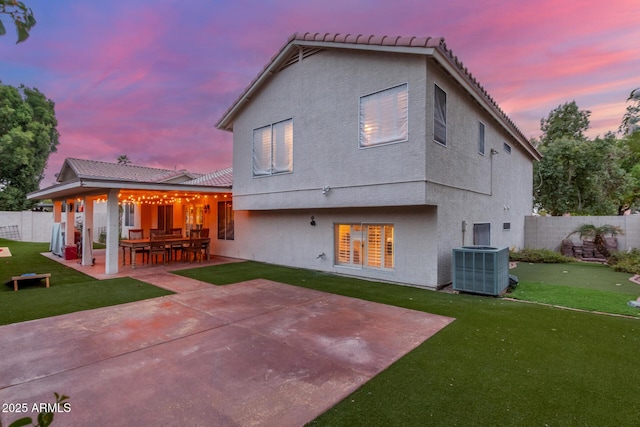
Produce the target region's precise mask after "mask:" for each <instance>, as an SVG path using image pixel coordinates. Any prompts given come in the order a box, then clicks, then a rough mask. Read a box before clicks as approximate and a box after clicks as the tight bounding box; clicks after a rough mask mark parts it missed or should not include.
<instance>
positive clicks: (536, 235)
mask: <svg viewBox="0 0 640 427" xmlns="http://www.w3.org/2000/svg"><path fill="white" fill-rule="evenodd" d="M582 224H593V225H595V226H600V225H604V224H610V225H616V226H618V227H620V228H621V229H622V230H623V232H624V234H623V235H618V236H616V237H617V239H618V249H619V250H621V251H627V250H629V249H632V248H640V215H623V216H527V217H525V220H524V242H525V247H528V248H532V249H552V250H555V251H559V250H560V244H561V243H562V240H563V239H566V238H567V235H568V234H569V233H571V231H573V230H574V229H575V228H576V227H578V226H580V225H582ZM570 238H571V240H573V241H574V243H576V244H579V243H580V238H579V237H578V235H577V234H574V235H573V236H571V237H570Z"/></svg>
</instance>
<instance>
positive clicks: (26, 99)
mask: <svg viewBox="0 0 640 427" xmlns="http://www.w3.org/2000/svg"><path fill="white" fill-rule="evenodd" d="M57 126H58V121H57V119H56V115H55V105H54V103H53V101H51V100H49V99H47V97H45V96H44V94H42V93H41V92H40V91H38V89H35V88H33V89H31V88H27V87H25V86H24V85H22V86H20V87H19V88H15V87H13V86H8V85H3V84H2V83H1V82H0V210H10V211H18V210H24V209H30V208H31V207H32V206H33V205H34V204H35V201H28V200H27V199H26V195H27V194H28V193H30V192H32V191H35V190H37V189H38V187H39V184H40V181H42V178H43V177H44V169H45V168H46V166H47V160H48V159H49V155H50V154H51V153H53V152H55V151H56V147H57V146H58V144H59V142H60V141H59V138H60V134H59V133H58V130H57Z"/></svg>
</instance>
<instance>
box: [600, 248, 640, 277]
mask: <svg viewBox="0 0 640 427" xmlns="http://www.w3.org/2000/svg"><path fill="white" fill-rule="evenodd" d="M607 263H608V264H609V265H610V266H611V267H613V269H614V270H616V271H622V272H625V273H630V274H640V249H637V248H635V249H632V250H631V251H629V252H613V253H612V254H611V256H610V257H609V258H608V259H607Z"/></svg>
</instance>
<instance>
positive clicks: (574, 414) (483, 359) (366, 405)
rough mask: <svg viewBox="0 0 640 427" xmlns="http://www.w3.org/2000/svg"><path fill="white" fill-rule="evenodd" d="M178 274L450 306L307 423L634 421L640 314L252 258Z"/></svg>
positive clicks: (435, 308) (432, 307) (639, 409)
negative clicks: (605, 312)
mask: <svg viewBox="0 0 640 427" xmlns="http://www.w3.org/2000/svg"><path fill="white" fill-rule="evenodd" d="M178 274H182V275H184V276H187V277H194V278H197V279H199V280H203V281H208V282H210V283H215V284H219V285H224V284H229V283H234V282H238V281H243V280H249V279H253V278H258V277H262V278H266V279H270V280H277V281H280V282H283V283H289V284H292V285H296V286H303V287H308V288H313V289H317V290H321V291H327V292H332V293H336V294H341V295H347V296H353V297H358V298H361V299H365V300H370V301H376V302H380V303H384V304H391V305H397V306H401V307H405V308H409V309H414V310H420V311H425V312H429V313H435V314H442V315H445V316H451V317H455V318H456V321H455V322H453V323H452V324H451V325H449V326H447V327H446V328H444V329H443V330H442V331H440V332H439V333H438V334H436V335H435V336H434V337H432V338H430V339H429V340H427V341H426V342H425V343H423V344H422V345H420V346H419V347H418V348H416V349H415V350H414V351H412V352H410V353H409V354H407V355H406V356H405V357H403V358H401V359H400V360H398V361H397V362H396V363H394V364H393V365H392V366H391V367H389V368H388V369H386V370H385V371H384V372H382V373H380V374H379V375H378V376H376V377H375V378H373V379H372V380H371V381H369V382H367V383H366V384H365V385H363V386H362V387H361V388H360V389H358V390H357V391H356V392H354V393H353V394H351V395H350V396H348V397H347V398H345V399H344V400H342V401H341V402H340V403H338V404H337V405H336V406H335V407H334V408H332V409H330V410H328V411H327V412H326V413H325V414H323V415H321V416H320V417H318V418H317V419H316V420H314V421H313V422H312V425H322V426H324V425H327V426H338V425H339V426H351V425H352V426H360V425H367V426H389V425H393V426H395V425H403V426H404V425H430V426H451V425H501V426H511V425H512V426H529V425H530V426H538V425H550V426H554V425H556V426H568V425H597V426H608V425H635V423H636V420H638V419H640V406H638V405H637V395H638V393H639V392H640V383H638V381H637V368H638V362H637V360H638V354H640V353H639V352H640V323H638V320H635V319H627V318H615V317H610V316H602V315H596V314H591V313H582V312H575V311H567V310H559V309H555V308H552V307H546V306H540V305H533V304H523V303H519V302H512V301H506V300H504V299H499V298H490V297H480V296H474V295H454V294H446V293H440V292H430V291H425V290H420V289H416V288H411V287H403V286H394V285H389V284H384V283H376V282H369V281H363V280H356V279H352V278H346V277H340V276H332V275H329V274H324V273H319V272H314V271H308V270H300V269H292V268H286V267H278V266H272V265H265V264H261V263H255V262H245V263H241V264H227V265H220V266H214V267H205V268H200V269H193V270H183V271H181V272H179V273H178Z"/></svg>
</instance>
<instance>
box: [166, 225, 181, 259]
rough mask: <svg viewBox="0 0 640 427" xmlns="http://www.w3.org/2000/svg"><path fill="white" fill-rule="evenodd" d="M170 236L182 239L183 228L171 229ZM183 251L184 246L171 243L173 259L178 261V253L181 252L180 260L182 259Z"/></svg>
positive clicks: (170, 248) (170, 249)
mask: <svg viewBox="0 0 640 427" xmlns="http://www.w3.org/2000/svg"><path fill="white" fill-rule="evenodd" d="M169 235H170V236H176V237H182V228H170V229H169ZM182 249H183V244H182V242H180V243H171V244H170V245H169V251H170V252H171V253H170V255H171V259H172V260H173V261H176V260H177V259H178V251H179V252H180V258H182Z"/></svg>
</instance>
